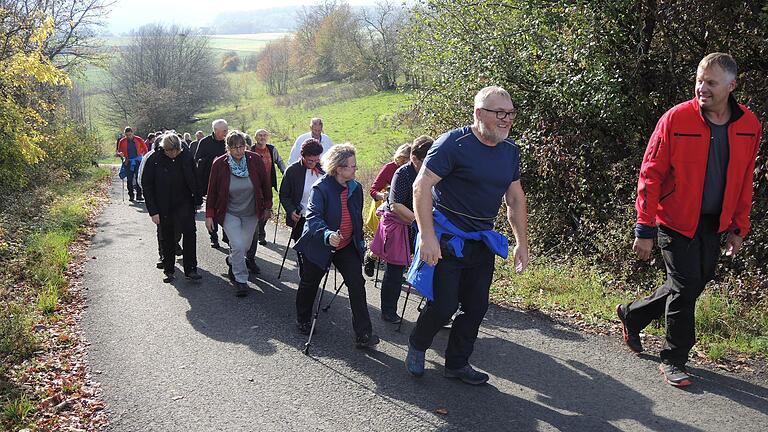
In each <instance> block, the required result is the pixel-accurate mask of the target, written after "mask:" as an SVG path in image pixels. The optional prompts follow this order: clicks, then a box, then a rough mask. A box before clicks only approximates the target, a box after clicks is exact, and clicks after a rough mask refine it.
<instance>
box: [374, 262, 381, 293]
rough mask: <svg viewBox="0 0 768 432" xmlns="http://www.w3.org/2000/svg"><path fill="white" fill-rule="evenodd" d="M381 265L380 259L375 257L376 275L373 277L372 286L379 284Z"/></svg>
mask: <svg viewBox="0 0 768 432" xmlns="http://www.w3.org/2000/svg"><path fill="white" fill-rule="evenodd" d="M380 265H381V259H380V258H379V257H376V276H374V277H373V287H374V288H376V285H378V284H379V266H380Z"/></svg>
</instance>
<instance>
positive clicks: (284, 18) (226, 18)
mask: <svg viewBox="0 0 768 432" xmlns="http://www.w3.org/2000/svg"><path fill="white" fill-rule="evenodd" d="M300 10H301V6H292V7H282V8H273V9H263V10H248V11H227V12H221V13H219V14H218V15H216V18H214V19H213V20H212V22H211V23H210V25H209V28H210V30H211V33H212V34H243V33H283V32H292V31H294V30H295V29H296V26H297V22H298V20H297V18H296V14H297V13H298V12H299V11H300Z"/></svg>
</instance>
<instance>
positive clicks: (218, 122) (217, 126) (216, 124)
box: [211, 119, 229, 130]
mask: <svg viewBox="0 0 768 432" xmlns="http://www.w3.org/2000/svg"><path fill="white" fill-rule="evenodd" d="M222 126H226V127H227V128H229V124H228V123H227V121H226V120H224V119H216V120H214V121H213V122H212V123H211V128H213V130H216V129H221V127H222Z"/></svg>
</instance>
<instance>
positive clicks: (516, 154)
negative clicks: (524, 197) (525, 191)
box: [511, 145, 520, 182]
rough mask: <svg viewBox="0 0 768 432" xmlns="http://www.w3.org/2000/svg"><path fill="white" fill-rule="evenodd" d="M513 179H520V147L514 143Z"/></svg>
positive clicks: (514, 180)
mask: <svg viewBox="0 0 768 432" xmlns="http://www.w3.org/2000/svg"><path fill="white" fill-rule="evenodd" d="M511 147H512V181H513V182H516V181H518V180H520V148H519V147H518V146H517V145H512V146H511Z"/></svg>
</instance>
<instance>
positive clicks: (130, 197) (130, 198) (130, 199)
mask: <svg viewBox="0 0 768 432" xmlns="http://www.w3.org/2000/svg"><path fill="white" fill-rule="evenodd" d="M128 201H130V202H134V201H136V200H135V199H134V198H133V197H132V196H129V197H128Z"/></svg>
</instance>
